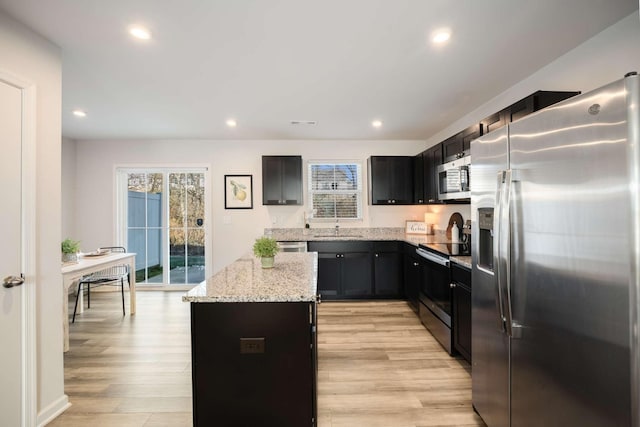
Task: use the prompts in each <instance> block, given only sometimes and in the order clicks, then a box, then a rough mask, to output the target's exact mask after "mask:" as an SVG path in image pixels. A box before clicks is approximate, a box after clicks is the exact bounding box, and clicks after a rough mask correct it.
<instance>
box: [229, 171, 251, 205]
mask: <svg viewBox="0 0 640 427" xmlns="http://www.w3.org/2000/svg"><path fill="white" fill-rule="evenodd" d="M224 208H225V209H253V175H225V176H224Z"/></svg>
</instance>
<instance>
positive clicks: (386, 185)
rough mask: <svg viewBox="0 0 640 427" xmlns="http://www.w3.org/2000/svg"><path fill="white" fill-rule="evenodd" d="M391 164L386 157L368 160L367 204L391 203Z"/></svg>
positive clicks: (372, 157) (374, 157) (375, 157)
mask: <svg viewBox="0 0 640 427" xmlns="http://www.w3.org/2000/svg"><path fill="white" fill-rule="evenodd" d="M391 163H392V162H391V159H390V158H389V157H387V156H371V157H370V158H369V165H368V166H369V195H370V197H369V202H370V203H371V204H372V205H386V204H390V203H391V179H390V178H389V176H390V175H391V166H392V165H391Z"/></svg>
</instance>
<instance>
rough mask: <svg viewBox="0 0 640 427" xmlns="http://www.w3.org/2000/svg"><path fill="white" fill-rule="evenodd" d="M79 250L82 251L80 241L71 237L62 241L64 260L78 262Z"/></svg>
mask: <svg viewBox="0 0 640 427" xmlns="http://www.w3.org/2000/svg"><path fill="white" fill-rule="evenodd" d="M78 252H80V242H79V241H77V240H71V239H64V240H63V241H62V262H78Z"/></svg>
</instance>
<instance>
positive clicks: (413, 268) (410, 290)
mask: <svg viewBox="0 0 640 427" xmlns="http://www.w3.org/2000/svg"><path fill="white" fill-rule="evenodd" d="M403 252H404V254H403V260H402V262H403V273H404V274H403V285H404V286H403V287H404V296H405V298H406V299H407V302H408V303H409V305H410V306H411V308H412V309H413V310H414V311H415V312H417V311H418V296H419V292H420V280H422V272H421V271H420V260H419V259H418V255H416V247H415V246H413V245H410V244H409V243H404V251H403Z"/></svg>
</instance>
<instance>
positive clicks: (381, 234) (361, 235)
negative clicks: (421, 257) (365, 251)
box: [265, 227, 450, 246]
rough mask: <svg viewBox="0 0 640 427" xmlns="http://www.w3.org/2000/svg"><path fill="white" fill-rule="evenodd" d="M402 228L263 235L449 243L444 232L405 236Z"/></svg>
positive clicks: (309, 239) (270, 231)
mask: <svg viewBox="0 0 640 427" xmlns="http://www.w3.org/2000/svg"><path fill="white" fill-rule="evenodd" d="M404 230H405V229H404V228H403V227H380V228H346V227H345V228H340V230H339V231H338V233H337V234H336V232H335V230H334V229H333V228H267V229H265V235H267V236H271V237H273V238H274V239H276V240H277V241H279V242H321V241H335V240H344V241H349V240H398V241H402V242H407V243H409V244H412V245H414V246H418V245H419V244H429V243H449V242H450V241H449V239H447V236H446V234H445V233H444V231H436V233H435V234H430V235H423V234H406V233H405V232H404Z"/></svg>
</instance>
